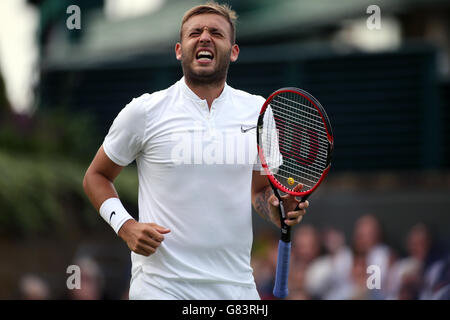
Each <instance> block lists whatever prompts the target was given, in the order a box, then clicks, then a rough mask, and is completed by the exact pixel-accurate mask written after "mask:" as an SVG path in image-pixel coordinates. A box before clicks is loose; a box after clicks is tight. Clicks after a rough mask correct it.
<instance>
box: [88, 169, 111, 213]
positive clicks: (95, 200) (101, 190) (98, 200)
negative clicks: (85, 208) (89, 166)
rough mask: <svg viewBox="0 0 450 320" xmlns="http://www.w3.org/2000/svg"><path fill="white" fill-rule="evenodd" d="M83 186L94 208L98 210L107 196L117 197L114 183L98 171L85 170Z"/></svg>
mask: <svg viewBox="0 0 450 320" xmlns="http://www.w3.org/2000/svg"><path fill="white" fill-rule="evenodd" d="M83 188H84V192H85V193H86V195H87V197H88V198H89V200H90V201H91V203H92V205H93V206H94V208H95V209H96V210H97V211H99V209H100V206H101V205H102V203H103V202H104V201H105V200H107V199H109V198H118V197H119V196H118V194H117V191H116V189H115V187H114V184H113V183H112V182H111V181H110V180H109V179H107V178H106V177H105V176H103V175H102V174H100V173H95V172H89V170H88V172H86V175H85V176H84V180H83Z"/></svg>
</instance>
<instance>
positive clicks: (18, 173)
mask: <svg viewBox="0 0 450 320" xmlns="http://www.w3.org/2000/svg"><path fill="white" fill-rule="evenodd" d="M92 156H93V155H92ZM88 165H89V163H85V164H80V162H76V161H72V160H69V159H68V158H65V157H62V156H60V157H55V156H52V157H49V156H42V155H35V154H28V155H24V154H14V153H11V152H4V151H0V235H5V236H18V237H23V236H27V235H31V236H32V235H37V234H40V235H43V234H57V233H64V232H67V231H68V230H73V229H80V228H95V227H96V226H97V225H98V223H99V222H101V219H99V216H98V214H97V213H96V212H95V210H94V208H93V207H92V205H91V204H90V202H89V200H88V199H87V197H86V195H85V194H84V191H83V186H82V181H83V177H84V173H85V170H86V169H87V167H88ZM115 185H116V188H117V191H118V193H119V195H120V197H121V199H122V200H123V201H124V203H126V204H127V205H128V206H127V207H129V208H131V210H133V209H134V210H135V208H136V203H137V188H138V186H137V185H138V182H137V174H136V171H135V169H134V168H133V167H127V168H125V169H124V170H123V171H122V173H121V174H120V175H119V177H118V178H117V180H116V183H115Z"/></svg>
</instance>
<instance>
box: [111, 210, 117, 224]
mask: <svg viewBox="0 0 450 320" xmlns="http://www.w3.org/2000/svg"><path fill="white" fill-rule="evenodd" d="M115 214H116V212H115V211H113V212H111V215H110V216H109V222H110V223H111V218H112V216H113V215H115Z"/></svg>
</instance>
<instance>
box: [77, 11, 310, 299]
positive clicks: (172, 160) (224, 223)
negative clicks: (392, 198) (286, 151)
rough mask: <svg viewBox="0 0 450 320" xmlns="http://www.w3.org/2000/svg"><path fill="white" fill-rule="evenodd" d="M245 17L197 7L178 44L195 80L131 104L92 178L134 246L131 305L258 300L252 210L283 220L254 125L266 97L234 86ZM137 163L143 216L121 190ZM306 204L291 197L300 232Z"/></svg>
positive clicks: (89, 183) (99, 203)
mask: <svg viewBox="0 0 450 320" xmlns="http://www.w3.org/2000/svg"><path fill="white" fill-rule="evenodd" d="M235 20H236V15H235V12H234V11H232V10H231V9H230V8H229V7H228V6H225V5H219V4H217V3H208V4H206V5H200V6H197V7H194V8H192V9H190V10H189V11H187V12H186V14H185V15H184V17H183V21H182V24H181V30H180V42H179V43H177V44H176V46H175V53H176V57H177V59H178V60H180V61H181V65H182V68H183V73H184V77H183V78H182V79H181V80H179V81H178V82H176V83H175V84H173V85H172V86H171V87H169V88H168V89H166V90H162V91H158V92H154V93H152V94H144V95H142V96H140V97H138V98H136V99H133V100H132V101H131V102H130V103H129V104H128V105H127V106H126V107H125V108H124V109H122V111H121V112H120V113H119V114H118V116H117V118H116V119H115V120H114V123H113V125H112V126H111V128H110V130H109V133H108V135H107V136H106V138H105V140H104V142H103V145H102V146H101V147H100V149H99V150H98V152H97V155H96V156H95V158H94V159H93V161H92V163H91V165H90V166H89V168H88V170H87V171H86V174H85V177H84V181H83V186H84V189H85V192H86V194H87V195H88V197H89V199H90V200H91V202H92V204H93V205H94V207H95V208H96V209H97V210H98V211H99V212H100V215H101V216H102V217H103V218H104V219H105V220H106V221H107V222H108V223H109V224H110V225H111V226H112V227H113V229H114V231H115V232H116V233H117V234H118V235H119V237H121V238H122V239H123V240H124V241H125V242H126V244H127V245H128V247H129V248H130V250H131V251H132V253H131V258H132V278H131V284H130V293H129V296H130V299H259V295H258V292H257V290H256V287H255V282H254V279H253V275H252V271H253V270H252V268H251V266H250V253H251V246H252V223H251V219H252V217H251V204H252V203H253V206H254V208H255V210H256V211H257V212H258V213H259V214H260V215H262V216H263V217H265V218H267V219H268V220H270V221H272V222H273V223H275V224H276V225H278V226H280V217H279V214H278V208H277V207H278V200H277V199H276V197H275V196H274V195H273V192H272V190H271V188H270V185H269V182H268V180H267V178H266V177H265V175H264V174H262V173H261V170H260V166H259V165H258V161H257V159H258V157H257V148H256V137H255V130H251V129H250V128H252V127H254V126H255V125H256V122H257V119H258V114H259V111H260V109H261V106H262V105H263V103H264V100H265V99H264V98H262V97H260V96H254V95H251V94H249V93H246V92H243V91H239V90H236V89H233V88H231V87H229V86H228V85H227V84H226V77H227V71H228V66H229V64H230V62H234V61H236V59H237V58H238V55H239V47H238V46H237V45H236V44H235ZM134 160H136V164H137V169H138V177H139V199H138V204H139V221H136V220H134V219H133V218H132V217H131V216H130V215H129V214H128V213H127V211H126V209H125V208H124V207H123V206H122V204H121V202H120V200H119V196H118V194H117V192H116V191H115V188H114V185H113V182H114V179H115V178H116V177H117V176H118V175H119V173H120V172H121V170H122V168H123V167H124V166H126V165H128V164H130V163H131V162H132V161H134ZM301 187H302V186H301V185H298V186H297V189H298V190H299V189H300V188H301ZM298 203H299V201H298V200H297V199H295V198H294V197H292V196H286V197H285V200H284V205H285V208H286V209H287V210H286V211H288V219H287V220H286V223H287V224H288V225H290V226H293V225H295V224H297V223H299V222H300V221H301V219H302V216H303V215H304V214H305V212H306V211H305V209H306V208H307V207H308V202H305V203H302V204H300V209H299V210H297V211H293V210H294V209H295V207H296V205H297V204H298Z"/></svg>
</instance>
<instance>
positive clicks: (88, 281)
mask: <svg viewBox="0 0 450 320" xmlns="http://www.w3.org/2000/svg"><path fill="white" fill-rule="evenodd" d="M74 264H75V265H77V266H79V267H80V271H81V274H80V276H81V281H80V283H81V286H80V289H69V291H68V295H69V296H68V298H69V299H70V300H101V299H104V292H103V276H102V273H101V270H100V267H99V265H98V264H97V262H95V261H94V260H93V259H92V258H90V257H82V258H78V259H76V260H75V262H74Z"/></svg>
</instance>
